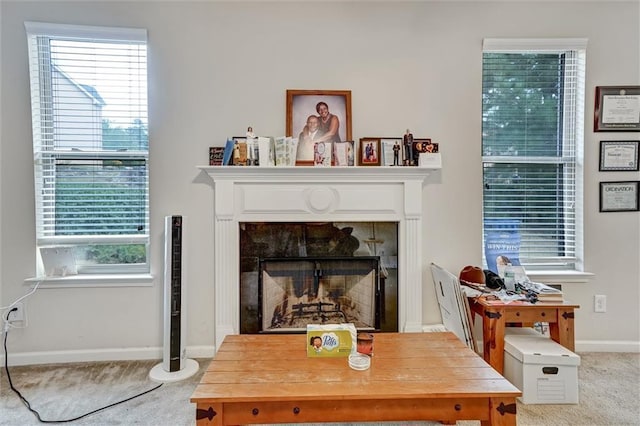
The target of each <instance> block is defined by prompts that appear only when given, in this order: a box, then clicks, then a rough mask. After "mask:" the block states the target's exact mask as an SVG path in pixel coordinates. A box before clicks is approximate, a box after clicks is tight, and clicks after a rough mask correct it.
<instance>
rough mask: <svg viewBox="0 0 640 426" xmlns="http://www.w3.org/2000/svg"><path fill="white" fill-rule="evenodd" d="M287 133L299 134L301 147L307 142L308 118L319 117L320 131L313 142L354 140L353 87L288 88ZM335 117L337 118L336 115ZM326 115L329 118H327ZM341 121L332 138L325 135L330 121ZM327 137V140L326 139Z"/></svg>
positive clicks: (295, 135) (300, 162)
mask: <svg viewBox="0 0 640 426" xmlns="http://www.w3.org/2000/svg"><path fill="white" fill-rule="evenodd" d="M286 112H287V114H286V135H287V136H291V137H294V138H298V149H300V147H301V146H304V144H305V143H312V142H311V141H306V136H307V135H308V126H307V120H308V119H309V118H310V117H312V116H315V117H317V120H318V124H319V128H320V130H319V131H320V133H321V134H320V135H318V136H317V137H314V140H313V143H315V142H318V138H322V139H320V141H321V142H331V143H333V142H343V141H351V140H353V139H352V136H351V91H350V90H296V89H288V90H287V111H286ZM334 117H335V118H334ZM325 118H326V120H325ZM336 120H337V124H338V129H337V133H336V135H335V136H334V137H332V138H328V137H327V138H323V136H322V133H326V130H323V129H328V128H329V127H330V125H331V122H336ZM325 139H326V140H325ZM296 165H302V166H306V165H313V161H304V160H302V161H296Z"/></svg>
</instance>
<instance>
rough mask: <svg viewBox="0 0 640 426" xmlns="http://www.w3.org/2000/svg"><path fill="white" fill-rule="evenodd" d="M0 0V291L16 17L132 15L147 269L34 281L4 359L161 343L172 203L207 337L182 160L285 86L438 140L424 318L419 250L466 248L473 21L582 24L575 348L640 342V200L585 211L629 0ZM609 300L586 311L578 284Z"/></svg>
mask: <svg viewBox="0 0 640 426" xmlns="http://www.w3.org/2000/svg"><path fill="white" fill-rule="evenodd" d="M0 8H1V9H0V11H1V20H2V21H1V24H2V27H1V33H0V35H1V43H2V45H1V60H2V63H1V67H2V74H1V80H0V82H1V90H2V92H1V101H2V103H1V108H2V109H1V115H0V117H1V120H2V123H1V125H2V126H1V133H0V135H1V138H2V139H1V141H0V143H1V144H0V150H1V152H2V155H1V156H0V159H1V162H2V163H1V166H2V167H1V171H0V184H1V188H0V206H2V212H1V216H0V225H1V228H0V236H1V237H2V244H1V246H0V253H2V258H1V259H0V262H1V263H0V273H1V276H0V278H1V279H0V295H1V297H2V299H1V300H0V305H3V306H4V305H6V304H8V303H10V302H11V301H13V300H14V299H16V298H17V297H19V296H20V295H22V294H24V293H26V292H27V291H28V290H29V287H28V286H26V285H25V284H24V283H23V281H24V279H25V278H28V277H31V276H33V275H34V273H35V257H36V254H35V246H34V241H35V230H34V225H33V223H34V201H33V169H32V147H31V121H30V104H29V86H28V64H27V56H26V55H27V45H26V37H25V31H24V26H23V22H24V21H26V20H30V21H46V22H60V23H70V24H85V25H107V26H128V27H143V28H147V29H148V31H149V103H150V105H149V129H150V147H151V148H150V149H151V153H150V157H151V170H150V177H151V194H150V195H151V227H152V228H151V231H152V232H151V234H152V256H153V258H152V261H153V272H154V273H155V275H156V281H155V284H154V286H152V287H124V288H122V287H120V288H78V289H72V288H59V289H41V290H38V292H37V293H36V294H34V295H33V296H32V297H31V298H30V299H29V300H28V302H27V313H28V316H29V322H28V327H27V328H26V329H24V330H16V331H12V332H11V334H10V336H9V353H10V361H11V362H12V363H19V362H53V361H69V360H75V359H101V358H107V359H113V358H118V357H121V358H135V357H139V358H142V357H157V358H159V357H160V351H159V348H160V347H161V345H162V333H161V331H162V315H163V313H162V303H161V300H162V281H161V275H162V274H161V271H162V229H163V228H162V226H163V225H162V223H163V217H164V216H165V215H168V214H183V215H187V216H189V223H190V225H191V230H190V234H189V238H190V242H189V253H190V258H189V259H188V263H187V267H188V276H189V281H188V284H187V285H188V304H189V314H188V326H189V331H188V336H187V344H188V348H189V350H190V356H201V355H206V354H210V353H211V350H212V345H213V341H214V336H213V329H212V322H213V315H214V312H213V311H212V307H213V292H212V282H211V277H212V276H213V270H212V266H211V265H212V261H211V258H212V256H213V226H212V218H211V214H212V205H213V191H212V187H211V184H210V181H209V178H208V177H206V176H205V175H204V174H203V173H200V172H199V170H198V169H197V168H196V166H197V165H204V164H206V163H207V155H208V147H209V146H212V145H222V144H223V141H224V140H225V138H226V137H227V136H232V135H237V134H244V131H245V130H246V128H247V126H249V125H251V126H253V128H254V131H255V132H256V133H257V134H259V135H273V136H278V135H283V134H284V130H285V91H286V89H335V90H351V91H352V102H353V106H352V112H353V136H354V138H355V139H357V138H360V137H366V136H394V135H395V136H401V135H402V133H403V132H404V130H405V129H406V128H410V129H411V130H412V132H413V134H414V135H415V136H416V137H430V138H431V139H432V140H433V141H434V142H439V143H440V147H441V151H442V153H443V161H444V169H443V170H442V171H441V175H440V176H439V181H440V183H438V184H435V185H429V186H428V187H427V188H426V189H425V199H426V201H425V206H424V213H425V219H426V220H425V221H424V223H425V225H424V227H425V229H424V232H425V233H427V234H428V237H427V238H426V243H425V247H424V248H423V253H424V275H423V276H424V280H423V281H424V283H425V284H424V285H425V290H424V302H423V303H424V305H425V312H426V313H425V317H424V322H425V324H429V323H435V322H439V320H440V318H439V311H438V309H437V304H436V302H435V295H434V292H433V287H432V282H431V276H430V273H429V270H428V268H427V267H428V264H429V262H436V263H438V264H440V265H441V266H443V267H445V268H447V269H449V270H451V271H452V272H454V273H457V272H458V271H459V270H460V269H461V268H462V267H463V266H465V265H467V264H480V263H481V240H482V235H481V206H482V204H481V194H482V188H481V180H482V179H481V177H482V170H481V165H480V137H481V135H480V131H481V119H480V116H481V59H482V51H481V48H482V39H483V38H485V37H586V38H588V40H589V44H588V53H587V55H588V56H587V105H586V108H585V112H586V120H585V121H586V124H585V139H586V140H585V158H584V168H585V174H586V175H585V188H584V193H585V246H586V249H585V266H586V270H587V271H588V272H592V273H594V274H595V276H594V277H593V279H591V280H590V281H588V282H582V283H571V284H566V285H565V286H564V289H565V291H566V293H567V297H568V298H569V299H570V300H572V301H574V302H577V303H579V304H580V305H581V309H579V310H578V311H577V313H576V340H577V348H578V350H580V349H581V348H582V349H587V350H633V351H637V350H639V347H640V346H639V345H640V343H639V342H640V336H639V335H640V329H639V327H640V318H639V314H638V312H639V309H638V307H639V302H640V300H639V299H640V293H639V287H640V285H639V284H640V282H639V279H640V278H639V277H640V270H639V266H638V264H639V259H640V213H608V214H602V213H599V212H598V183H599V182H600V181H603V180H638V179H639V178H640V177H639V175H638V173H603V172H598V150H599V141H600V140H604V139H609V140H616V139H618V140H619V139H638V136H637V134H632V133H628V134H619V133H618V134H615V133H598V134H596V133H593V131H592V124H591V123H592V120H591V117H592V116H593V98H594V90H595V89H594V88H595V86H597V85H616V84H626V85H637V84H640V71H639V66H640V52H639V50H640V48H639V39H640V37H639V27H640V11H639V3H638V2H637V1H629V2H609V1H607V2H604V1H603V2H597V1H588V2H577V1H571V2H566V3H563V2H531V3H529V2H482V1H473V2H468V3H467V2H447V3H445V2H408V3H402V2H373V3H366V2H325V3H322V4H320V3H317V2H293V3H291V2H273V3H269V2H256V3H251V2H234V3H230V2H193V3H187V2H165V1H161V2H147V1H144V2H141V1H139V2H122V3H121V2H105V3H100V2H75V1H73V2H66V3H65V2H61V3H57V2H51V1H42V2H18V1H3V2H2V3H0ZM594 294H605V295H607V296H608V312H607V313H604V314H595V313H594V312H593V306H592V305H593V295H594Z"/></svg>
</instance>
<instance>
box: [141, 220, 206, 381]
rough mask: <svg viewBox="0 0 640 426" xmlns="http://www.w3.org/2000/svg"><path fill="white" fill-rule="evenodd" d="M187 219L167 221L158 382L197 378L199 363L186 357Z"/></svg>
mask: <svg viewBox="0 0 640 426" xmlns="http://www.w3.org/2000/svg"><path fill="white" fill-rule="evenodd" d="M185 223H186V220H185V217H183V216H165V218H164V239H165V244H164V336H163V337H164V345H163V348H162V362H161V363H160V364H158V365H156V366H155V367H153V368H152V369H151V371H150V372H149V377H150V378H151V380H153V381H156V382H177V381H179V380H184V379H186V378H188V377H191V376H193V375H194V374H195V373H196V372H197V371H198V362H197V361H195V360H192V359H188V358H187V356H186V349H185V342H186V331H187V321H186V320H187V306H186V301H187V297H186V291H185V290H186V269H187V268H186V264H185V259H186V257H187V256H186V244H185V235H186V234H185V229H186V226H185Z"/></svg>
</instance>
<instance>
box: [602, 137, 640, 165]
mask: <svg viewBox="0 0 640 426" xmlns="http://www.w3.org/2000/svg"><path fill="white" fill-rule="evenodd" d="M639 146H640V141H631V140H629V141H600V166H599V170H600V171H601V172H627V171H629V172H637V171H638V170H639V169H638V152H639V151H638V149H639Z"/></svg>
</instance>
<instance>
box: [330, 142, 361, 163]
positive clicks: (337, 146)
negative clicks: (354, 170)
mask: <svg viewBox="0 0 640 426" xmlns="http://www.w3.org/2000/svg"><path fill="white" fill-rule="evenodd" d="M355 159H356V154H355V143H354V142H353V141H344V142H334V143H333V165H334V166H338V167H345V166H346V167H349V166H353V165H355Z"/></svg>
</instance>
